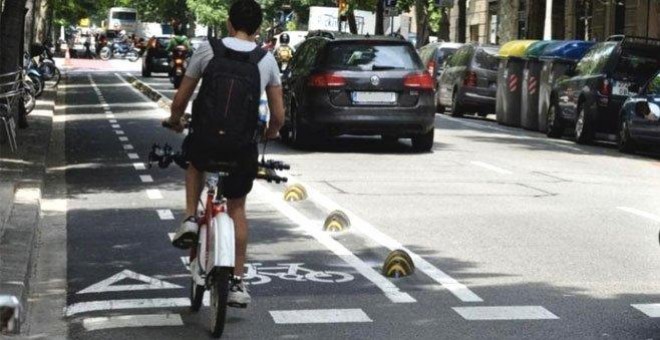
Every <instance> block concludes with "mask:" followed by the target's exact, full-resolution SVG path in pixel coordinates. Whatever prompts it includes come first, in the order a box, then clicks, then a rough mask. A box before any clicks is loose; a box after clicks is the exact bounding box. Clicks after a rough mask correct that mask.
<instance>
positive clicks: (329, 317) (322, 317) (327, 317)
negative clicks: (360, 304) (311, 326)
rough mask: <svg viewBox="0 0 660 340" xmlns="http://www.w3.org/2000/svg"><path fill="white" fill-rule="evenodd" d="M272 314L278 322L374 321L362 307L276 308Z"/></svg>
mask: <svg viewBox="0 0 660 340" xmlns="http://www.w3.org/2000/svg"><path fill="white" fill-rule="evenodd" d="M270 316H272V317H273V321H275V323H276V324H308V323H355V322H372V320H371V318H369V316H368V315H367V314H366V313H365V312H364V311H363V310H362V309H302V310H274V311H270Z"/></svg>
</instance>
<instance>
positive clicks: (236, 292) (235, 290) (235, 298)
mask: <svg viewBox="0 0 660 340" xmlns="http://www.w3.org/2000/svg"><path fill="white" fill-rule="evenodd" d="M250 302H252V298H251V297H250V293H248V290H247V287H246V286H245V282H243V280H242V279H240V278H237V277H233V278H232V279H231V280H230V281H229V296H228V297H227V305H228V306H230V307H238V308H246V307H247V305H248V304H249V303H250Z"/></svg>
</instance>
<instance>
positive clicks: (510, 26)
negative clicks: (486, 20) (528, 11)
mask: <svg viewBox="0 0 660 340" xmlns="http://www.w3.org/2000/svg"><path fill="white" fill-rule="evenodd" d="M499 5H500V7H499V19H498V22H499V26H500V27H499V29H498V30H497V31H498V32H499V35H500V40H499V42H500V44H504V43H507V42H509V41H511V40H515V39H517V38H518V1H500V2H499Z"/></svg>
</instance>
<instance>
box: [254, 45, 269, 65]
mask: <svg viewBox="0 0 660 340" xmlns="http://www.w3.org/2000/svg"><path fill="white" fill-rule="evenodd" d="M266 53H268V52H267V51H266V50H264V49H263V48H260V47H259V46H257V47H255V49H254V50H252V52H250V59H249V61H250V63H253V64H255V65H256V64H259V62H260V61H261V59H263V58H264V57H265V56H266Z"/></svg>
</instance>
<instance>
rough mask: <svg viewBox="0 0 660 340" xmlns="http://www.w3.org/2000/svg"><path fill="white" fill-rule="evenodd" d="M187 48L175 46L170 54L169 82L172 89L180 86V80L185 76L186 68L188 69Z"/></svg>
mask: <svg viewBox="0 0 660 340" xmlns="http://www.w3.org/2000/svg"><path fill="white" fill-rule="evenodd" d="M187 59H188V48H187V47H186V46H183V45H181V46H177V47H175V48H174V51H173V52H172V61H170V82H171V83H172V84H174V88H175V89H178V88H179V86H180V85H181V80H183V76H184V75H185V74H186V67H188V61H187Z"/></svg>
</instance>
